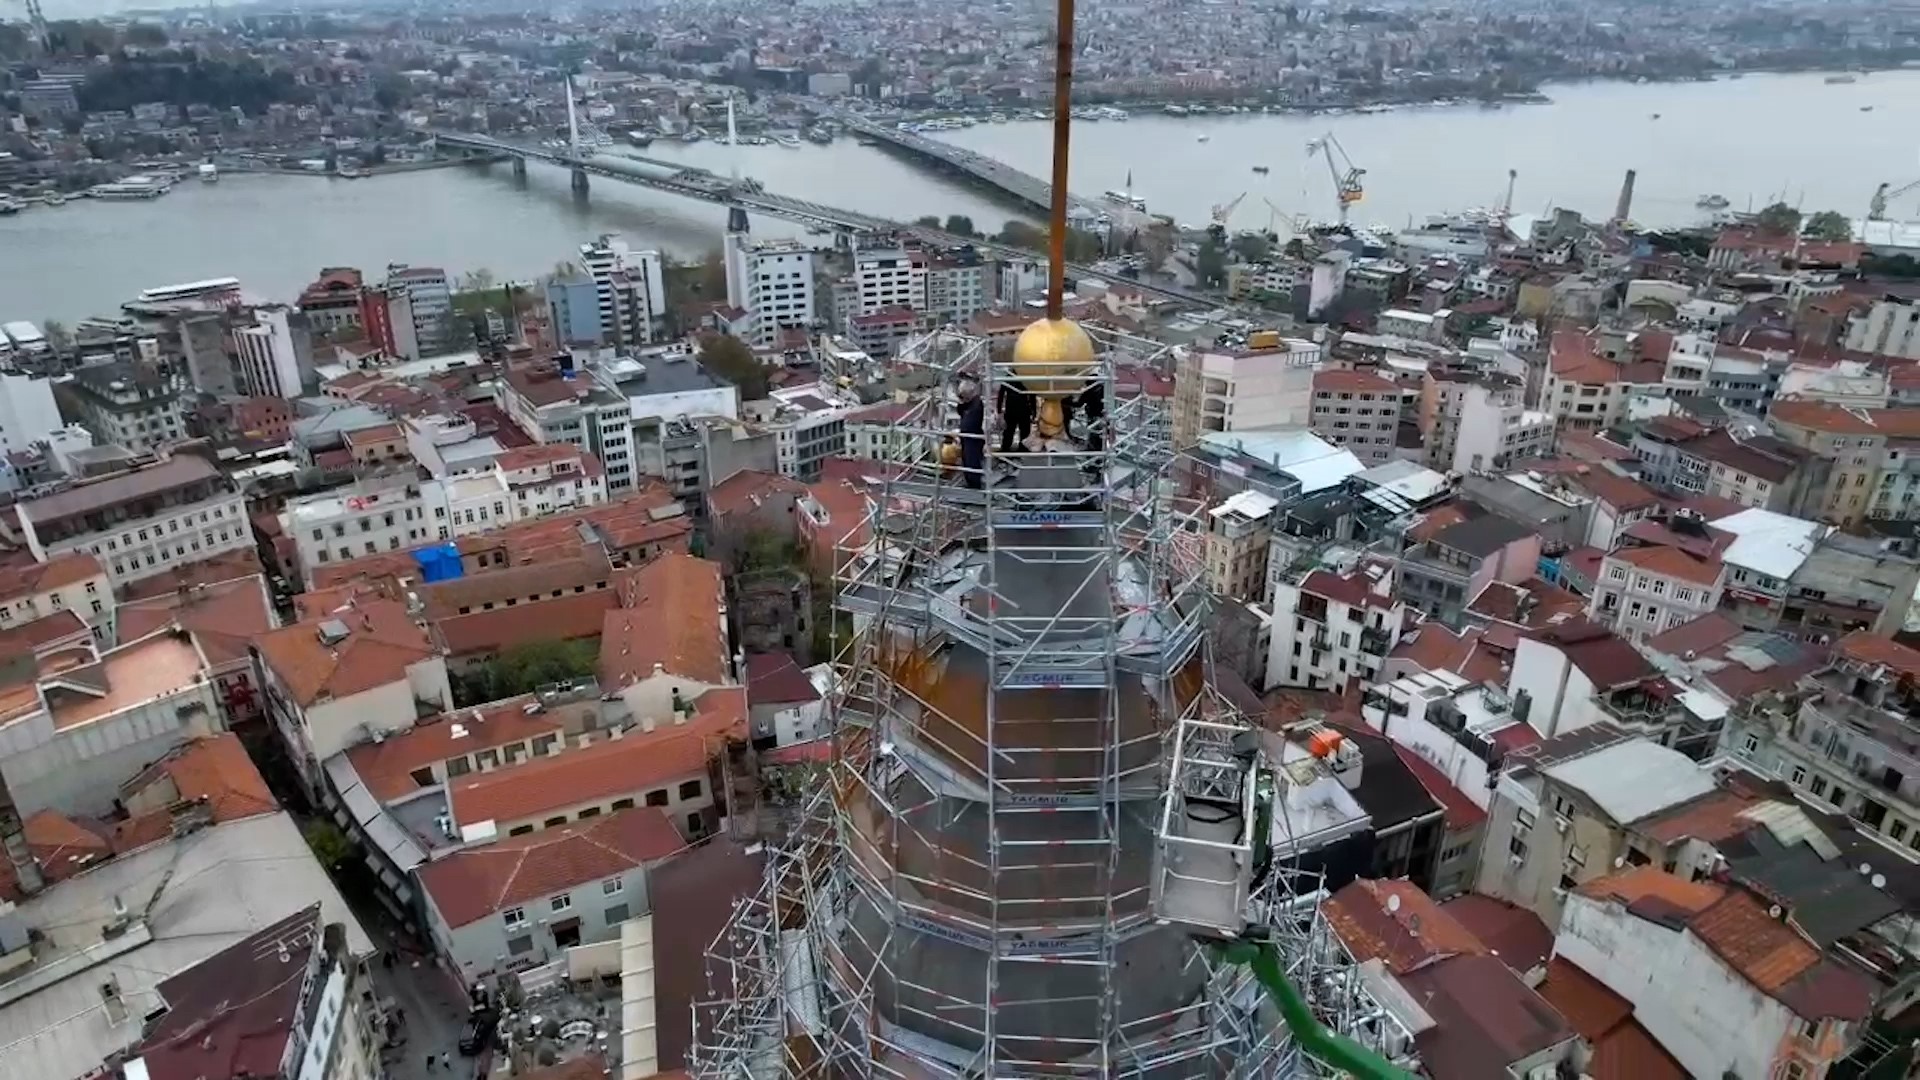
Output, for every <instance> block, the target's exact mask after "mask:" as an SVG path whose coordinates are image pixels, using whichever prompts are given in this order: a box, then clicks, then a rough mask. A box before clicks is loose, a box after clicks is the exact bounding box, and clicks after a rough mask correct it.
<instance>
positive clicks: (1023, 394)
mask: <svg viewBox="0 0 1920 1080" xmlns="http://www.w3.org/2000/svg"><path fill="white" fill-rule="evenodd" d="M999 398H1000V400H998V401H996V402H994V411H995V412H998V413H999V414H1000V452H1001V453H1003V454H1011V453H1013V446H1014V443H1015V442H1018V443H1019V444H1020V445H1021V447H1022V448H1024V447H1025V446H1026V444H1027V438H1028V437H1029V436H1031V435H1032V434H1033V410H1034V400H1033V394H1031V393H1030V392H1028V390H1027V384H1026V383H1023V382H1021V381H1020V380H1019V379H1009V380H1007V381H1006V382H1003V383H1001V384H1000V394H999Z"/></svg>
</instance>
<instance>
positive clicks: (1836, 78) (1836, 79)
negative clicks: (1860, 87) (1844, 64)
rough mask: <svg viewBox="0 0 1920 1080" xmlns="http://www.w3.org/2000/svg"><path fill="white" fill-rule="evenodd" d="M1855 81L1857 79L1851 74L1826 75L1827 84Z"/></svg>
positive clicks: (1835, 84)
mask: <svg viewBox="0 0 1920 1080" xmlns="http://www.w3.org/2000/svg"><path fill="white" fill-rule="evenodd" d="M1857 81H1858V80H1857V79H1855V78H1854V77H1853V76H1851V75H1829V76H1827V85H1828V86H1846V85H1847V84H1848V83H1852V82H1857Z"/></svg>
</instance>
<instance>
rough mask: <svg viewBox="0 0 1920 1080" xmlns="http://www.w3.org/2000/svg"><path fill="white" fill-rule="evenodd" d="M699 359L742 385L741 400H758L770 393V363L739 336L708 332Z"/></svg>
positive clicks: (716, 371)
mask: <svg viewBox="0 0 1920 1080" xmlns="http://www.w3.org/2000/svg"><path fill="white" fill-rule="evenodd" d="M700 363H701V365H702V366H704V367H705V368H706V369H707V370H708V371H711V372H713V373H714V374H715V375H717V376H719V377H720V378H722V379H725V380H727V381H728V382H730V383H732V384H733V385H735V386H737V387H739V388H740V399H741V400H742V401H759V400H761V399H762V398H765V397H766V396H767V366H766V365H765V364H762V363H761V362H760V358H759V357H757V356H755V355H753V350H752V349H749V348H747V346H746V343H745V342H743V341H741V340H740V339H739V338H736V337H732V336H729V335H727V334H707V335H705V336H704V337H702V338H701V339H700Z"/></svg>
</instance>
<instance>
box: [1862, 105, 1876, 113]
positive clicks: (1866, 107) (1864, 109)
mask: <svg viewBox="0 0 1920 1080" xmlns="http://www.w3.org/2000/svg"><path fill="white" fill-rule="evenodd" d="M1860 111H1861V112H1872V111H1873V106H1871V105H1862V106H1860Z"/></svg>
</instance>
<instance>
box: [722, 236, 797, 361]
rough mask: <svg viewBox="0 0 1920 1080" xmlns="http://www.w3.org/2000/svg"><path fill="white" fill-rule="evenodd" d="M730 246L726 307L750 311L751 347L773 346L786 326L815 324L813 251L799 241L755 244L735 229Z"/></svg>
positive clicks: (727, 244)
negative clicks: (730, 306)
mask: <svg viewBox="0 0 1920 1080" xmlns="http://www.w3.org/2000/svg"><path fill="white" fill-rule="evenodd" d="M725 247H726V250H725V252H724V257H725V261H726V272H727V303H728V304H730V305H732V306H734V307H737V308H740V309H741V310H743V311H745V312H747V320H748V329H747V332H746V333H745V334H744V335H742V336H743V337H744V339H745V340H746V341H747V343H748V344H749V345H752V346H753V347H754V348H757V349H768V348H772V347H773V345H774V344H775V342H776V341H778V340H779V335H780V331H781V330H782V329H783V328H787V327H811V326H813V325H814V322H815V320H817V319H818V318H819V312H818V311H817V310H816V308H815V304H814V295H813V294H814V281H813V279H814V273H815V267H814V253H813V249H811V248H809V247H807V246H806V245H804V244H801V243H799V242H797V241H794V240H761V241H757V242H756V241H754V240H753V239H751V238H750V236H749V235H748V234H747V233H745V232H742V231H734V230H729V231H728V232H727V234H726V237H725Z"/></svg>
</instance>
